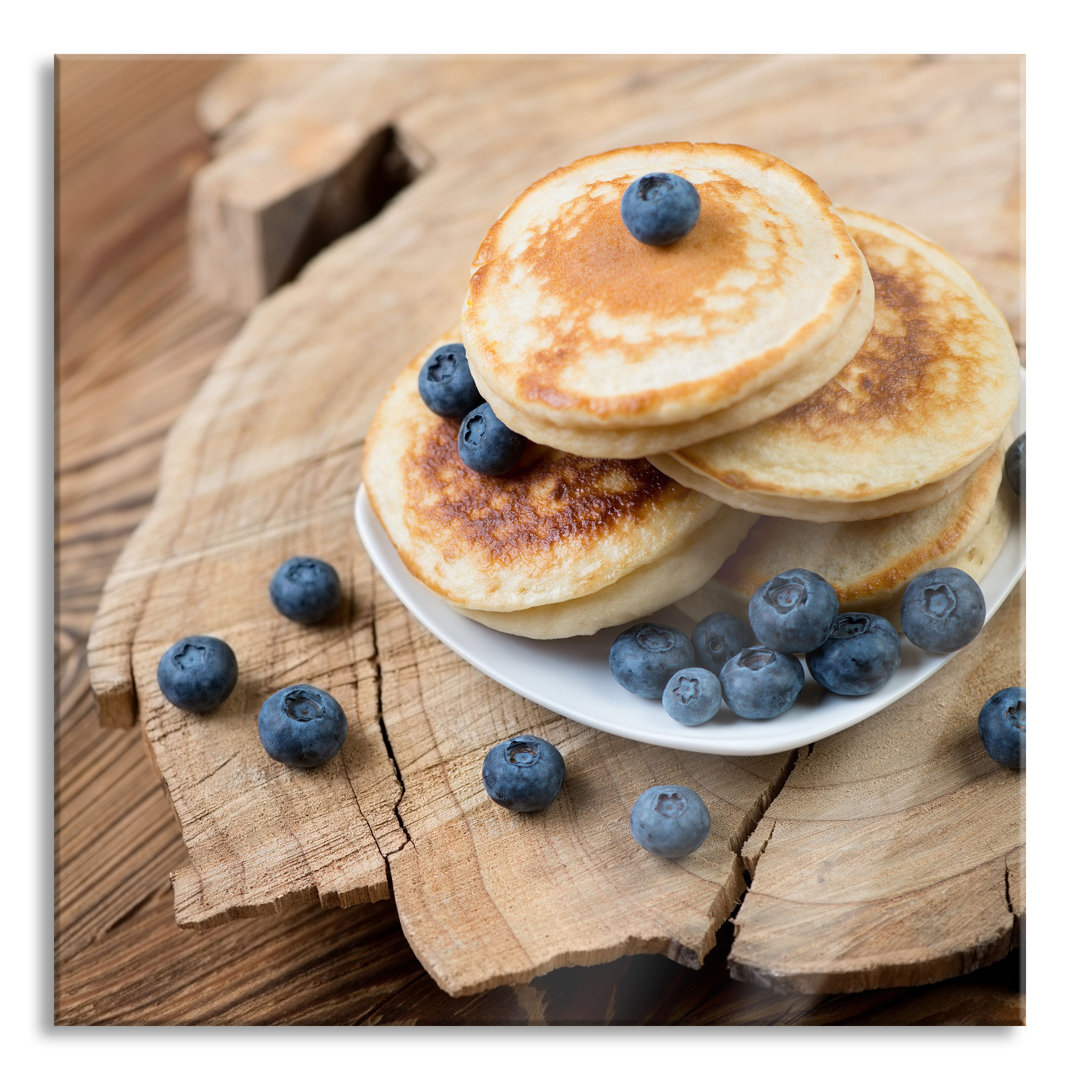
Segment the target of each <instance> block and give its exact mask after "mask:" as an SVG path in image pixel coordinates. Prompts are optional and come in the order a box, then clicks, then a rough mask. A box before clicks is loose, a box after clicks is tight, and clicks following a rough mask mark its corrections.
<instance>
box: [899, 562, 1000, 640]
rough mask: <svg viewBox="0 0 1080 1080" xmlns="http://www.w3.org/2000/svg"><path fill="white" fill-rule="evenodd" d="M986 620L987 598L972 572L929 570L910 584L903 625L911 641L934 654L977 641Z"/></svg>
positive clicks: (903, 605)
mask: <svg viewBox="0 0 1080 1080" xmlns="http://www.w3.org/2000/svg"><path fill="white" fill-rule="evenodd" d="M985 621H986V600H985V599H984V598H983V593H982V589H980V588H979V584H978V582H977V581H976V580H975V579H974V578H973V577H971V575H970V574H966V573H964V571H963V570H958V569H957V568H956V567H954V566H944V567H940V568H939V569H937V570H927V571H926V573H924V574H920V575H919V576H918V577H917V578H914V579H913V580H912V581H911V582H909V583H908V587H907V588H906V589H905V590H904V598H903V600H901V602H900V626H901V628H902V629H903V631H904V633H905V634H907V636H908V640H909V641H910V642H911V643H912V644H913V645H917V646H918V647H919V648H920V649H925V650H926V651H927V652H932V653H947V652H954V651H955V650H956V649H962V648H963V647H964V646H965V645H967V644H968V643H969V642H971V641H974V639H975V638H976V636H977V635H978V633H979V631H980V630H981V629H982V626H983V623H984V622H985Z"/></svg>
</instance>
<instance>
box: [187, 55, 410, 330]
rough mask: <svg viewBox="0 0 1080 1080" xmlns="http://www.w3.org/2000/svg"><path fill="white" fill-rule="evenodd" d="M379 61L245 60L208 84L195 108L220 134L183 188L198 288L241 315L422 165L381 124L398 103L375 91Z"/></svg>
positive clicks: (385, 123) (382, 78)
mask: <svg viewBox="0 0 1080 1080" xmlns="http://www.w3.org/2000/svg"><path fill="white" fill-rule="evenodd" d="M384 63H385V62H384V61H383V60H380V59H379V58H373V59H372V60H371V61H370V62H369V61H368V60H366V59H364V58H345V59H342V58H337V59H336V60H333V59H331V60H327V58H319V57H312V58H296V57H285V58H278V62H274V60H273V58H261V59H260V58H249V59H248V60H247V61H245V62H244V64H242V65H241V66H240V67H239V68H238V69H230V70H228V71H227V72H225V73H224V74H223V75H222V76H221V77H220V78H219V80H218V81H217V82H215V83H214V84H212V85H211V86H210V87H209V88H208V89H207V91H206V93H205V94H204V96H203V107H202V110H201V112H202V115H203V117H204V119H205V121H206V122H207V124H208V125H210V126H211V127H212V130H215V131H217V132H219V134H221V136H222V137H221V140H220V143H219V153H218V156H217V157H216V158H215V160H213V161H212V162H210V163H209V164H208V165H207V166H206V167H204V168H203V169H201V170H200V171H199V172H198V173H197V174H196V176H195V178H194V181H193V184H192V192H191V200H190V206H189V211H188V242H189V246H190V250H191V268H192V282H193V285H194V287H195V289H196V291H197V292H199V293H200V294H201V295H203V296H204V297H206V298H207V299H209V300H212V301H214V302H215V303H218V304H221V305H222V306H224V307H227V308H229V309H231V310H234V311H240V312H247V311H250V310H251V309H252V308H253V307H254V306H255V305H256V304H257V303H258V302H259V301H260V300H261V299H262V298H263V297H264V296H267V295H269V294H270V293H271V292H273V291H274V289H276V288H278V287H279V286H280V285H283V284H285V283H286V282H289V281H291V280H292V279H293V278H295V277H296V275H297V274H298V273H299V271H300V269H301V268H302V267H303V266H304V265H305V264H306V263H307V262H308V261H309V260H310V259H311V258H312V257H313V256H314V255H315V254H317V253H318V252H319V251H321V250H322V249H323V248H325V247H326V246H327V245H329V244H330V243H331V242H332V241H334V240H336V239H338V237H340V236H342V235H344V234H345V233H347V232H349V231H350V230H352V229H354V228H356V227H357V226H358V225H360V224H362V223H363V222H365V221H367V220H368V219H369V218H371V217H373V216H374V215H375V214H376V213H378V211H379V210H380V209H381V208H382V207H383V206H384V205H385V203H386V202H387V201H388V200H389V199H390V198H391V197H392V196H393V195H394V194H396V193H397V192H398V191H399V190H400V189H401V188H402V187H404V186H405V185H406V184H408V183H409V182H410V181H411V180H412V179H413V178H414V177H415V176H416V174H417V173H418V172H419V171H420V170H421V168H422V167H423V153H422V151H421V150H420V149H419V148H418V147H410V146H409V145H408V142H407V140H402V139H399V138H398V137H397V135H396V133H395V131H394V128H393V126H392V125H391V123H390V116H391V115H392V111H393V106H394V105H395V103H396V98H394V97H391V98H389V99H386V98H383V97H381V96H380V95H379V94H378V93H376V92H375V87H377V86H378V85H381V84H383V83H384V82H385V76H384ZM268 88H269V89H270V96H269V97H263V96H260V95H261V94H262V93H263V92H264V91H266V90H267V89H268ZM290 91H291V92H290ZM245 107H246V108H247V109H249V110H251V111H250V112H245V111H244V110H245ZM230 121H231V128H230V130H228V131H223V130H222V127H220V126H219V125H229V124H230Z"/></svg>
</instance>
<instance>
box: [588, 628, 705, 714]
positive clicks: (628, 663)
mask: <svg viewBox="0 0 1080 1080" xmlns="http://www.w3.org/2000/svg"><path fill="white" fill-rule="evenodd" d="M693 662H694V646H693V645H691V644H690V639H689V638H688V637H687V636H686V634H684V633H683V632H682V631H681V630H677V629H676V628H675V627H674V626H664V625H662V624H661V623H638V624H637V625H636V626H631V627H630V629H629V630H624V631H623V632H622V633H621V634H620V635H619V636H618V637H617V638H616V639H615V641H614V642H613V643H612V646H611V651H610V652H609V653H608V663H609V664H610V666H611V673H612V675H614V676H615V681H616V682H617V683H618V684H619V685H620V686H621V687H622V688H623V689H624V690H629V691H630V693H631V694H636V695H637V696H638V697H643V698H654V699H655V698H660V697H662V696H663V693H664V687H665V686H667V684H668V679H670V678H671V676H672V675H674V674H675V672H676V671H681V670H682V669H683V668H686V667H690V666H691V665H692V664H693Z"/></svg>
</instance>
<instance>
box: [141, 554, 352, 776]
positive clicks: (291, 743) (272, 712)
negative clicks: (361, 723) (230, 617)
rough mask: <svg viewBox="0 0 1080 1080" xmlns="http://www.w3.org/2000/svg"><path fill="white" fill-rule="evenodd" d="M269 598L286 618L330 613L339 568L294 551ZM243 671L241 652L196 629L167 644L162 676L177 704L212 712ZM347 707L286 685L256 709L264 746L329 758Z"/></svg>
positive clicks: (337, 594)
mask: <svg viewBox="0 0 1080 1080" xmlns="http://www.w3.org/2000/svg"><path fill="white" fill-rule="evenodd" d="M270 599H271V602H272V603H273V605H274V607H275V608H277V610H278V611H279V612H280V613H281V614H282V615H284V616H285V617H286V618H289V619H292V620H294V621H295V622H299V623H304V624H305V625H314V624H315V623H320V622H322V621H324V620H325V619H326V618H328V617H329V616H330V615H331V614H332V613H333V611H334V610H335V608H337V606H338V604H339V603H340V601H341V580H340V578H339V577H338V574H337V571H336V570H335V569H334V568H333V567H332V566H331V565H330V564H329V563H328V562H324V561H323V560H322V559H315V558H311V557H309V556H303V555H297V556H294V557H293V558H291V559H287V560H286V561H285V562H284V563H282V564H281V566H279V567H278V568H277V570H276V571H275V573H274V576H273V577H272V578H271V580H270ZM238 676H239V667H238V665H237V662H236V653H234V652H233V650H232V647H231V646H230V645H229V644H228V643H227V642H225V641H222V640H221V638H217V637H210V636H208V635H205V634H195V635H192V636H190V637H185V638H181V639H180V640H179V641H178V642H176V643H175V644H174V645H171V646H170V647H169V648H168V649H166V650H165V652H164V654H163V655H162V657H161V660H160V661H159V662H158V668H157V682H158V687H159V688H160V690H161V692H162V693H163V694H164V695H165V697H166V699H167V700H168V701H170V702H171V703H172V704H173V705H175V706H176V707H177V708H178V709H188V710H190V711H191V712H197V713H208V712H211V711H212V710H214V709H216V708H217V707H218V706H219V705H221V704H222V703H223V702H224V701H225V699H226V698H227V697H228V696H229V695H230V694H231V693H232V691H233V688H234V687H235V686H236V680H237V678H238ZM348 726H349V725H348V722H347V720H346V718H345V711H344V710H343V709H342V707H341V705H340V704H339V703H338V702H337V700H336V699H335V698H334V697H333V696H332V695H330V694H328V693H327V692H326V691H325V690H320V689H319V688H318V687H317V686H310V685H308V684H307V683H297V684H295V685H293V686H286V687H284V688H282V689H281V690H278V691H277V693H275V694H273V695H271V696H270V697H269V698H267V700H266V701H265V702H264V703H263V705H262V708H260V709H259V719H258V730H259V739H260V741H261V742H262V745H263V749H265V750H266V752H267V754H269V755H270V757H272V758H273V759H274V760H275V761H280V762H281V763H282V764H284V765H290V766H292V767H294V768H300V769H313V768H316V767H317V766H319V765H324V764H325V763H326V762H328V761H329V760H330V759H331V758H332V757H334V756H335V755H336V754H337V753H338V751H339V750H340V749H341V748H342V746H344V745H345V736H346V734H347V733H348Z"/></svg>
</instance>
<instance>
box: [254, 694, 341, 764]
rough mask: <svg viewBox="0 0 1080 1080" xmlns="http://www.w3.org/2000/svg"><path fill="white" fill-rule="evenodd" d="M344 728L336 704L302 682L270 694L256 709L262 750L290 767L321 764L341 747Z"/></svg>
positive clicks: (338, 706)
mask: <svg viewBox="0 0 1080 1080" xmlns="http://www.w3.org/2000/svg"><path fill="white" fill-rule="evenodd" d="M348 729H349V725H348V722H347V721H346V719H345V712H344V710H343V709H342V708H341V706H340V705H339V704H338V703H337V701H336V700H335V699H334V698H333V697H331V696H330V695H329V694H328V693H327V692H326V691H325V690H320V689H319V688H318V687H317V686H308V685H307V684H305V683H298V684H297V685H295V686H286V687H285V688H284V689H283V690H279V691H278V692H277V693H276V694H272V695H271V696H270V697H268V698H267V699H266V700H265V701H264V702H263V705H262V708H261V709H260V710H259V738H260V739H261V740H262V744H263V749H264V750H265V751H266V752H267V753H268V754H269V755H270V756H271V757H272V758H273V759H274V760H275V761H280V762H281V763H282V764H283V765H291V766H293V767H294V768H299V769H314V768H315V767H316V766H318V765H323V764H325V763H326V762H327V761H329V760H330V759H331V758H332V757H333V756H334V755H335V754H336V753H337V752H338V751H339V750H340V749H341V748H342V746H344V745H345V735H346V733H347V732H348Z"/></svg>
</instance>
